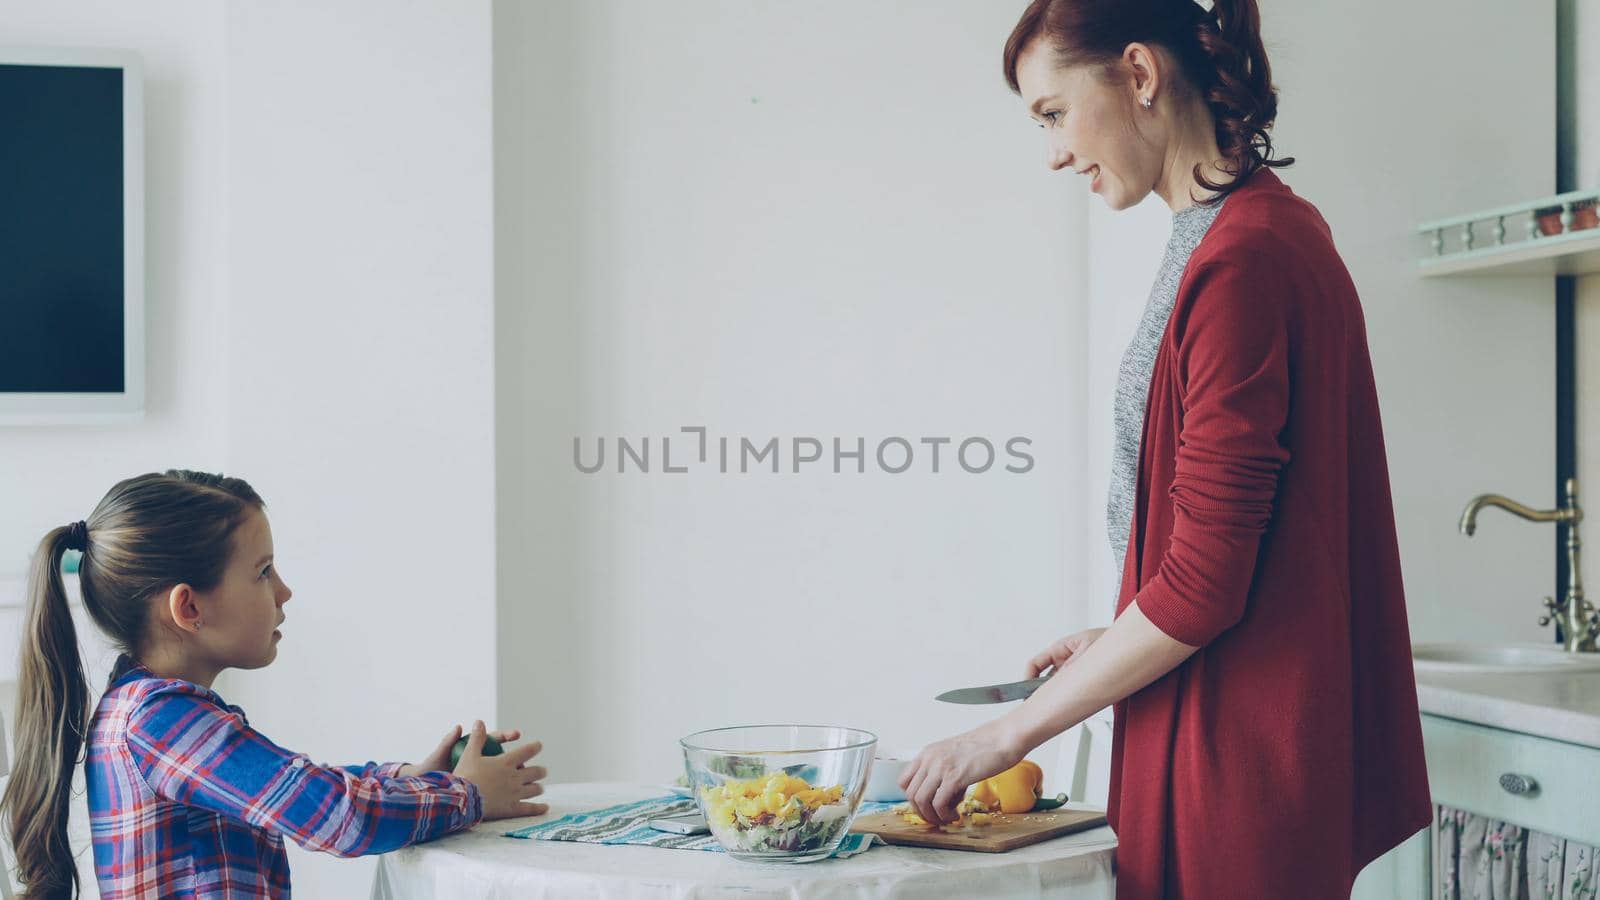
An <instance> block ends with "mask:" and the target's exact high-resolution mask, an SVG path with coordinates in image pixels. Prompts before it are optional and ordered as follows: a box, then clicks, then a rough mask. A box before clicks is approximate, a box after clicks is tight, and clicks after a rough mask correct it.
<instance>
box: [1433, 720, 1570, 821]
mask: <svg viewBox="0 0 1600 900" xmlns="http://www.w3.org/2000/svg"><path fill="white" fill-rule="evenodd" d="M1422 739H1423V745H1424V747H1425V748H1426V752H1427V757H1428V782H1429V790H1430V793H1431V794H1432V796H1433V800H1434V802H1435V803H1442V804H1444V805H1446V806H1454V807H1456V808H1458V809H1464V810H1468V811H1469V812H1475V813H1480V814H1482V815H1486V816H1489V817H1490V818H1494V819H1502V820H1504V821H1507V822H1511V823H1513V824H1516V825H1522V826H1525V827H1528V828H1532V829H1536V830H1538V831H1544V832H1548V833H1550V834H1555V835H1560V836H1562V837H1567V838H1571V839H1573V840H1578V841H1583V842H1585V843H1589V844H1600V814H1597V813H1596V801H1597V800H1600V750H1596V749H1593V748H1590V747H1580V746H1578V745H1577V744H1565V743H1562V742H1561V741H1552V740H1548V739H1546V738H1539V737H1533V736H1531V735H1526V734H1518V733H1516V732H1512V731H1502V730H1500V729H1498V728H1487V727H1485V726H1482V725H1472V724H1469V723H1466V722H1459V721H1456V720H1455V719H1445V718H1440V717H1438V716H1429V715H1425V716H1423V717H1422ZM1507 773H1511V774H1516V775H1523V776H1526V777H1529V778H1532V779H1533V780H1534V781H1536V782H1537V783H1538V790H1536V791H1534V792H1532V793H1528V794H1513V793H1511V792H1509V791H1507V790H1506V789H1505V788H1503V787H1501V786H1500V776H1501V775H1504V774H1507Z"/></svg>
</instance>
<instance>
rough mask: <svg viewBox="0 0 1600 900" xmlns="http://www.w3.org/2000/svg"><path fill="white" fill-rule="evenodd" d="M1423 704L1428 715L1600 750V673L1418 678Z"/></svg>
mask: <svg viewBox="0 0 1600 900" xmlns="http://www.w3.org/2000/svg"><path fill="white" fill-rule="evenodd" d="M1417 703H1418V705H1420V706H1421V707H1422V711H1423V712H1424V713H1427V714H1431V715H1435V716H1444V717H1446V718H1451V719H1460V720H1462V721H1465V722H1474V723H1477V724H1479V725H1488V726H1490V727H1492V728H1500V729H1504V730H1506V731H1516V732H1521V733H1523V734H1531V735H1536V736H1538V737H1544V738H1551V739H1553V740H1557V741H1566V742H1567V743H1569V744H1581V745H1583V746H1585V747H1594V748H1597V749H1600V671H1590V672H1555V673H1552V672H1517V673H1509V674H1501V673H1483V672H1461V673H1448V672H1418V673H1417Z"/></svg>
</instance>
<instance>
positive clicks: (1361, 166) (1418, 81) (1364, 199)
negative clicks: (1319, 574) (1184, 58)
mask: <svg viewBox="0 0 1600 900" xmlns="http://www.w3.org/2000/svg"><path fill="white" fill-rule="evenodd" d="M1264 15H1265V22H1264V30H1265V33H1266V36H1267V39H1268V41H1269V42H1270V43H1271V44H1272V46H1271V47H1270V48H1269V52H1270V53H1271V59H1272V62H1273V75H1274V78H1275V80H1276V81H1277V82H1278V84H1279V86H1280V87H1281V89H1282V91H1281V96H1280V110H1281V111H1280V116H1279V127H1278V128H1277V130H1276V132H1275V134H1276V139H1277V141H1278V143H1279V146H1280V147H1281V149H1282V150H1283V151H1284V152H1285V153H1286V154H1287V155H1290V156H1295V157H1298V158H1299V160H1300V162H1299V163H1298V164H1297V165H1295V166H1293V167H1291V168H1289V169H1287V170H1283V175H1284V178H1285V180H1287V181H1288V182H1289V183H1290V184H1291V186H1293V187H1294V188H1295V189H1296V191H1297V192H1299V193H1300V194H1301V195H1303V196H1305V197H1308V198H1310V199H1311V201H1312V202H1313V203H1315V204H1317V206H1318V207H1319V208H1320V209H1321V210H1322V213H1323V215H1324V216H1325V217H1326V218H1327V219H1328V221H1329V223H1330V224H1331V226H1332V228H1333V233H1334V237H1335V239H1336V241H1337V243H1338V245H1339V249H1340V252H1341V253H1342V254H1343V255H1344V257H1345V260H1346V263H1347V264H1348V265H1349V268H1350V270H1351V274H1352V275H1353V276H1354V278H1355V282H1356V285H1357V287H1358V288H1359V289H1360V291H1361V296H1362V303H1363V307H1364V309H1365V312H1366V318H1367V332H1368V338H1369V340H1370V343H1371V351H1372V357H1373V367H1374V369H1375V370H1376V375H1377V382H1378V392H1379V400H1380V404H1381V406H1382V409H1383V418H1384V431H1385V438H1386V440H1387V443H1388V454H1389V471H1390V477H1391V479H1392V481H1393V492H1394V497H1395V509H1396V517H1397V519H1398V527H1399V535H1400V552H1401V563H1402V568H1403V571H1404V574H1405V582H1406V594H1407V606H1408V611H1409V613H1410V619H1411V631H1412V635H1413V637H1414V638H1416V639H1418V640H1444V639H1461V640H1485V641H1488V640H1508V639H1509V640H1548V639H1549V638H1550V633H1549V631H1548V630H1547V629H1541V628H1539V626H1538V624H1537V622H1536V619H1537V617H1538V615H1539V613H1540V612H1541V611H1542V609H1541V607H1540V605H1539V598H1540V597H1541V596H1542V595H1544V594H1546V593H1549V591H1550V588H1551V585H1552V583H1553V565H1552V557H1553V550H1552V547H1553V542H1554V535H1553V534H1552V533H1551V531H1550V527H1549V526H1546V525H1535V524H1532V523H1528V522H1523V521H1522V520H1520V519H1516V518H1514V517H1512V516H1504V515H1500V514H1498V513H1497V512H1496V511H1490V512H1488V513H1485V514H1484V516H1483V518H1482V519H1481V520H1480V522H1479V529H1478V532H1477V535H1476V536H1475V537H1472V538H1467V537H1464V536H1463V535H1461V534H1460V533H1459V532H1458V531H1457V530H1456V522H1457V521H1458V519H1459V518H1460V515H1461V511H1462V509H1463V507H1464V506H1465V505H1466V503H1467V501H1468V500H1469V499H1471V498H1472V497H1473V496H1474V495H1476V494H1479V493H1483V492H1486V491H1495V492H1498V493H1504V494H1507V495H1509V496H1511V497H1514V498H1517V499H1520V500H1523V501H1524V502H1527V503H1530V504H1535V505H1540V506H1551V505H1554V500H1555V498H1554V497H1553V496H1552V491H1551V485H1552V484H1553V483H1554V478H1555V474H1554V473H1555V464H1554V460H1555V449H1554V444H1555V441H1554V437H1555V426H1554V422H1555V418H1554V416H1555V375H1554V354H1553V340H1554V303H1553V296H1554V285H1553V280H1552V279H1549V278H1505V279H1471V278H1462V279H1423V278H1419V277H1417V274H1416V265H1417V260H1418V259H1420V258H1421V255H1422V253H1424V252H1426V249H1427V242H1426V241H1425V240H1424V239H1423V238H1421V237H1420V236H1417V235H1415V234H1414V233H1413V229H1414V227H1415V226H1416V225H1417V224H1419V223H1420V222H1422V221H1425V220H1427V219H1431V218H1437V217H1441V216H1445V215H1451V214H1455V213H1463V212H1470V211H1471V210H1474V209H1482V208H1487V207H1493V206H1496V205H1499V204H1506V203H1513V202H1516V201H1519V200H1523V199H1528V198H1534V197H1539V196H1544V195H1547V194H1550V193H1552V192H1553V190H1554V187H1555V173H1554V159H1555V125H1554V123H1555V90H1554V80H1553V78H1554V63H1553V61H1551V57H1550V53H1551V50H1552V48H1553V47H1554V17H1553V11H1552V10H1548V9H1547V10H1545V11H1544V12H1543V13H1542V14H1539V15H1531V14H1530V13H1529V11H1528V10H1527V9H1525V8H1523V7H1521V6H1516V7H1513V6H1509V5H1494V4H1475V5H1474V6H1473V10H1472V15H1471V16H1470V17H1466V18H1463V17H1462V15H1461V13H1460V4H1458V3H1454V2H1450V0H1426V2H1413V3H1405V4H1393V3H1383V2H1379V0H1358V2H1354V3H1343V4H1338V5H1332V6H1330V5H1324V4H1293V5H1291V6H1284V7H1279V8H1276V9H1270V10H1267V11H1266V13H1265V14H1264ZM1374 22H1381V23H1382V27H1373V25H1372V23H1374ZM1441 22H1450V23H1452V24H1451V27H1450V39H1449V40H1439V39H1438V37H1439V34H1440V31H1439V27H1440V26H1439V23H1441ZM1419 48H1423V49H1425V52H1420V51H1419ZM1488 59H1502V60H1518V61H1529V62H1530V63H1531V62H1532V61H1537V60H1545V61H1547V62H1548V63H1549V64H1548V65H1543V66H1541V65H1533V64H1527V65H1504V66H1495V67H1494V69H1493V73H1492V75H1493V77H1474V78H1466V79H1463V77H1462V76H1463V73H1473V72H1478V71H1480V69H1481V68H1482V65H1483V61H1484V60H1488ZM1485 110H1494V111H1495V112H1494V123H1495V124H1494V126H1493V127H1492V128H1488V127H1485V122H1486V121H1487V120H1486V119H1485V112H1484V111H1485Z"/></svg>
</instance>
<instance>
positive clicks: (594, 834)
mask: <svg viewBox="0 0 1600 900" xmlns="http://www.w3.org/2000/svg"><path fill="white" fill-rule="evenodd" d="M896 805H897V804H894V803H868V802H865V801H863V802H862V804H861V807H860V809H859V810H858V814H859V815H865V814H867V813H874V812H881V811H883V810H886V809H892V808H893V807H895V806H896ZM695 811H696V806H695V802H694V800H692V799H690V798H687V797H655V798H653V799H650V800H640V801H638V802H635V803H624V804H622V805H620V806H609V807H606V808H605V809H597V810H594V811H593V812H582V813H572V814H571V815H566V816H562V817H561V818H559V819H555V820H553V821H550V822H541V823H539V824H537V825H529V826H528V827H526V828H518V829H517V830H515V831H507V832H504V834H505V836H506V837H509V838H521V839H523V840H534V841H578V842H580V843H585V844H642V845H644V846H646V847H665V848H667V849H669V850H710V851H712V852H715V853H722V852H724V851H723V849H722V845H721V844H718V843H717V839H716V838H714V837H712V836H711V835H709V834H694V835H689V834H670V833H668V832H665V831H657V830H655V829H654V828H651V827H650V826H649V825H646V824H645V823H646V822H648V821H650V820H651V819H661V818H666V817H668V816H686V815H689V814H690V813H693V812H695ZM877 840H878V837H877V835H873V834H848V835H845V838H844V841H843V843H841V844H840V845H839V849H838V850H835V851H834V853H833V857H832V858H833V859H844V858H845V857H849V856H855V855H856V854H857V853H862V852H865V851H866V850H868V849H869V848H871V847H872V845H873V843H875V842H876V841H877Z"/></svg>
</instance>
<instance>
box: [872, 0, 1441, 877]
mask: <svg viewBox="0 0 1600 900" xmlns="http://www.w3.org/2000/svg"><path fill="white" fill-rule="evenodd" d="M1004 62H1005V74H1006V78H1007V80H1008V81H1009V83H1010V85H1011V88H1012V90H1014V91H1016V92H1018V93H1019V94H1020V95H1021V96H1022V100H1023V102H1024V103H1025V104H1026V105H1027V106H1028V108H1029V112H1030V114H1031V115H1032V116H1033V118H1034V119H1035V121H1037V122H1038V123H1039V125H1040V127H1042V128H1043V129H1044V130H1045V133H1046V135H1047V139H1048V149H1049V153H1048V161H1049V165H1050V166H1051V168H1053V169H1056V170H1063V169H1065V170H1071V171H1073V172H1075V173H1077V174H1080V175H1084V176H1087V177H1089V178H1091V179H1092V184H1091V190H1092V191H1093V192H1094V193H1096V194H1099V195H1100V196H1101V197H1102V198H1104V200H1105V201H1106V203H1107V204H1108V205H1109V206H1110V207H1111V208H1112V209H1116V210H1122V209H1127V208H1128V207H1131V206H1134V205H1135V204H1137V203H1139V202H1140V201H1141V200H1143V199H1144V198H1145V197H1147V196H1149V195H1150V193H1151V192H1152V191H1153V192H1155V193H1157V194H1158V195H1159V196H1160V197H1161V199H1162V200H1164V201H1165V202H1166V203H1167V206H1168V208H1170V209H1171V210H1172V213H1173V221H1172V235H1171V238H1170V239H1169V242H1168V245H1167V251H1166V258H1165V259H1164V260H1163V262H1162V265H1161V268H1160V270H1159V274H1158V276H1157V280H1156V284H1155V287H1154V289H1153V290H1152V291H1151V294H1150V298H1149V300H1148V301H1147V303H1146V307H1145V314H1144V319H1143V321H1142V323H1141V324H1140V327H1139V331H1138V332H1137V334H1136V335H1135V337H1134V340H1133V343H1132V344H1131V345H1130V346H1129V348H1128V352H1127V354H1126V355H1125V356H1124V358H1123V363H1122V369H1121V375H1120V377H1119V381H1118V385H1117V391H1116V403H1115V409H1116V416H1115V431H1116V437H1117V441H1116V445H1115V447H1114V453H1113V468H1112V487H1111V497H1110V502H1109V503H1108V521H1109V524H1110V526H1111V527H1110V529H1109V530H1110V533H1111V548H1112V550H1113V552H1114V554H1115V555H1116V556H1117V558H1118V561H1119V562H1120V563H1122V564H1123V565H1122V586H1121V590H1120V593H1119V595H1118V598H1117V604H1116V611H1117V616H1116V618H1115V621H1114V622H1113V624H1112V625H1111V627H1110V628H1109V629H1094V630H1091V631H1087V632H1083V633H1081V634H1076V635H1072V636H1070V637H1066V638H1062V639H1061V640H1059V641H1057V642H1056V643H1054V644H1052V645H1051V646H1050V647H1048V648H1046V649H1045V650H1044V651H1043V652H1042V653H1040V654H1039V655H1038V656H1037V657H1035V658H1034V659H1033V660H1032V661H1031V662H1030V663H1029V665H1028V667H1027V670H1028V674H1029V677H1033V676H1034V675H1037V674H1038V673H1039V672H1040V671H1041V670H1045V669H1050V670H1053V671H1054V672H1055V673H1056V674H1055V676H1054V677H1052V678H1051V679H1050V681H1049V682H1047V683H1046V684H1045V685H1044V686H1043V687H1041V688H1040V689H1039V690H1038V692H1037V693H1035V694H1034V695H1033V696H1032V697H1031V698H1029V699H1028V701H1027V702H1026V703H1023V704H1022V705H1021V706H1020V707H1018V708H1016V709H1014V710H1012V711H1011V712H1010V713H1009V714H1008V715H1005V716H1003V717H1001V718H999V719H997V720H995V721H994V722H991V723H989V724H986V725H983V726H981V727H979V728H977V729H974V730H973V731H971V732H968V733H966V734H963V735H960V736H958V737H954V738H951V739H948V740H946V741H943V742H940V743H937V744H934V745H932V746H930V747H929V748H927V749H926V750H925V751H923V753H922V754H921V755H920V756H919V757H918V758H917V759H916V760H915V761H914V762H913V763H912V764H911V765H910V766H909V767H907V769H906V772H905V773H904V776H903V781H902V786H904V787H906V788H907V793H908V795H909V796H910V798H911V799H912V801H913V802H914V803H915V804H916V806H917V807H918V809H919V811H920V812H921V813H922V815H923V816H924V817H926V818H928V819H929V820H931V821H939V820H948V819H949V818H951V815H952V807H953V806H954V805H955V803H956V802H957V801H959V800H960V799H961V797H962V794H963V793H964V792H965V790H966V788H967V786H968V785H970V784H972V783H973V782H975V781H978V780H979V779H982V778H984V777H986V776H989V775H992V774H994V773H996V772H999V771H1001V770H1003V769H1006V768H1007V767H1009V766H1010V765H1012V764H1013V763H1015V762H1017V761H1018V760H1019V759H1021V758H1022V756H1023V755H1024V754H1025V753H1027V752H1028V751H1029V750H1031V749H1033V748H1034V747H1037V746H1038V745H1039V744H1041V743H1043V742H1044V741H1045V740H1047V739H1048V738H1050V737H1051V736H1053V735H1055V734H1059V733H1060V732H1062V731H1064V730H1066V729H1068V728H1071V727H1072V726H1074V725H1076V724H1077V723H1078V722H1080V721H1082V720H1083V719H1085V718H1087V717H1088V716H1090V715H1091V714H1093V713H1094V712H1096V711H1097V710H1099V709H1102V708H1104V707H1105V706H1107V705H1114V706H1115V713H1116V725H1115V729H1114V736H1113V742H1112V762H1111V788H1110V797H1109V804H1108V807H1109V808H1108V809H1107V815H1108V817H1109V819H1110V822H1111V825H1112V826H1113V827H1114V828H1115V829H1116V831H1117V838H1118V848H1117V896H1119V897H1129V898H1141V900H1143V898H1157V897H1182V898H1233V897H1251V898H1255V897H1262V898H1267V897H1306V898H1331V897H1348V896H1349V894H1350V889H1351V885H1352V882H1353V880H1354V879H1355V876H1356V873H1357V872H1359V871H1360V870H1361V868H1362V867H1363V866H1365V865H1366V864H1367V863H1368V862H1370V861H1371V860H1373V859H1375V858H1376V857H1378V856H1380V855H1382V854H1383V853H1384V852H1385V851H1387V850H1389V849H1390V848H1391V847H1394V846H1395V845H1397V844H1399V843H1400V842H1401V841H1404V840H1405V839H1406V838H1408V837H1410V836H1411V835H1412V834H1414V833H1415V832H1417V831H1418V830H1420V829H1422V828H1424V827H1426V826H1427V824H1428V822H1429V818H1430V815H1431V807H1430V804H1429V798H1428V781H1427V773H1426V772H1425V770H1424V769H1425V767H1424V762H1423V755H1422V724H1421V719H1420V717H1419V715H1418V712H1417V696H1416V683H1415V680H1414V677H1413V675H1412V669H1411V647H1410V639H1409V637H1408V635H1407V627H1406V609H1405V596H1404V593H1403V590H1402V585H1401V580H1400V560H1399V551H1398V548H1397V542H1396V538H1395V527H1394V509H1393V506H1392V502H1391V499H1390V492H1389V474H1388V468H1387V463H1386V461H1385V457H1384V447H1383V437H1382V423H1381V421H1380V418H1379V415H1378V398H1377V391H1376V388H1375V386H1374V383H1373V374H1372V362H1371V359H1370V357H1369V354H1368V350H1367V340H1366V326H1365V324H1364V321H1363V316H1362V311H1361V304H1360V300H1359V298H1358V297H1357V296H1356V290H1355V285H1354V284H1353V283H1352V282H1351V279H1350V275H1349V273H1348V271H1347V270H1346V268H1345V266H1344V263H1343V261H1342V260H1341V259H1340V258H1339V254H1338V251H1337V250H1336V249H1335V247H1334V243H1333V238H1332V235H1331V234H1330V232H1329V229H1328V225H1327V223H1326V222H1325V221H1324V220H1323V218H1322V216H1321V215H1320V214H1319V213H1318V212H1317V210H1316V208H1315V207H1314V206H1312V205H1311V204H1310V203H1308V202H1306V201H1305V200H1304V199H1302V198H1300V197H1298V196H1296V195H1295V193H1294V192H1293V191H1292V190H1290V189H1289V187H1288V186H1287V185H1285V184H1284V183H1283V182H1282V181H1281V180H1279V178H1278V176H1277V175H1276V174H1274V172H1273V168H1274V167H1279V166H1284V165H1287V164H1288V163H1289V162H1292V160H1282V159H1279V160H1274V159H1272V158H1271V156H1272V142H1271V140H1270V139H1269V138H1268V137H1267V129H1268V128H1270V127H1271V126H1272V122H1273V119H1274V117H1275V115H1276V113H1277V94H1276V91H1275V89H1274V88H1273V86H1272V78H1271V70H1270V68H1269V66H1268V64H1267V58H1266V52H1265V50H1264V49H1263V45H1262V41H1261V34H1260V14H1259V12H1258V10H1257V9H1256V3H1255V2H1254V0H1215V2H1214V3H1212V4H1211V5H1210V6H1209V8H1208V7H1206V6H1202V5H1200V4H1198V3H1196V2H1194V0H1035V2H1033V3H1032V4H1031V5H1029V7H1028V8H1027V10H1026V11H1025V12H1024V13H1023V15H1022V18H1021V20H1020V21H1019V22H1018V23H1017V26H1016V28H1015V30H1014V31H1013V32H1012V35H1011V38H1010V40H1009V41H1008V42H1007V43H1006V48H1005V58H1004ZM1124 551H1125V553H1124Z"/></svg>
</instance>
